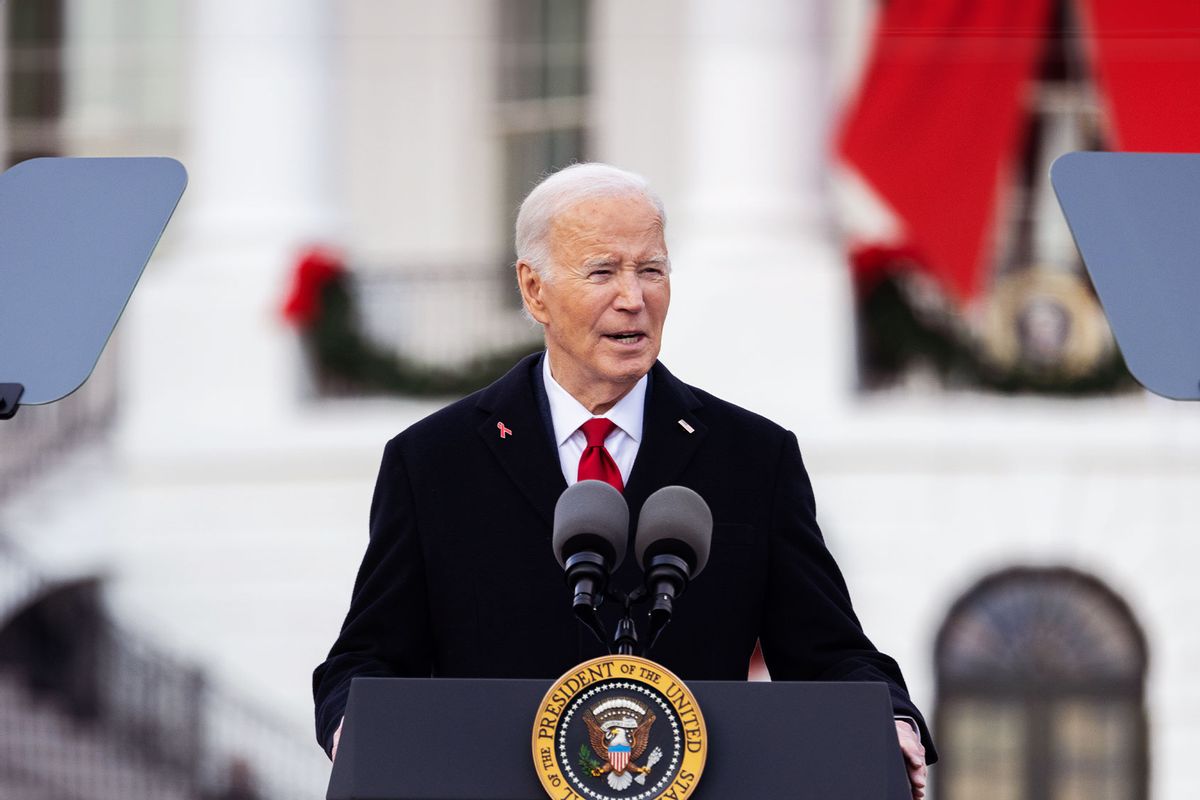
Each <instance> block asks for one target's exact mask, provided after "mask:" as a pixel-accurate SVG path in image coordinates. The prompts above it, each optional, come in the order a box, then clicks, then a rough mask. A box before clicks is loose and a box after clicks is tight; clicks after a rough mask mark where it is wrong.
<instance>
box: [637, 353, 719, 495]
mask: <svg viewBox="0 0 1200 800" xmlns="http://www.w3.org/2000/svg"><path fill="white" fill-rule="evenodd" d="M702 405H703V404H702V403H701V402H700V400H699V398H697V397H696V395H695V394H694V393H693V392H692V390H691V389H689V388H688V387H687V385H686V384H684V383H683V382H682V381H680V380H679V379H678V378H676V377H675V376H674V375H672V374H671V373H670V372H669V371H668V370H667V368H666V367H664V366H663V365H662V364H661V363H658V362H656V363H655V365H654V368H653V369H652V370H651V383H650V391H649V394H648V396H647V398H646V414H645V417H644V419H643V422H642V443H641V445H640V446H639V447H638V454H637V459H636V460H635V461H634V462H633V472H632V473H630V475H629V484H628V485H627V486H626V487H625V500H626V501H627V502H628V503H629V511H630V513H631V514H632V515H635V516H636V515H637V513H638V512H639V511H640V510H641V508H642V503H644V502H645V501H646V498H647V497H649V496H650V495H651V494H653V493H654V492H655V491H657V490H659V489H661V488H662V487H664V486H670V485H671V484H672V483H674V482H675V480H676V479H677V478H678V477H679V475H680V474H681V473H682V472H683V469H684V467H686V466H687V464H688V462H689V461H690V460H691V458H692V456H693V455H694V454H695V453H696V450H697V449H699V447H700V444H701V443H702V442H703V441H704V438H705V436H706V435H707V434H708V426H707V425H705V424H704V423H703V422H701V421H700V420H699V419H698V418H697V417H696V416H695V413H694V412H695V410H696V409H698V408H700V407H701V406H702ZM680 420H683V421H684V422H685V423H686V424H687V425H688V426H689V427H690V428H691V429H692V430H691V432H689V431H688V430H687V429H685V428H684V427H683V425H680V424H679V421H680Z"/></svg>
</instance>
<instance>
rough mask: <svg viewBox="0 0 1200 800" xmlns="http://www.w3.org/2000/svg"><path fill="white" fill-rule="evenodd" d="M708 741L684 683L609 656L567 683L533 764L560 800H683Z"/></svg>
mask: <svg viewBox="0 0 1200 800" xmlns="http://www.w3.org/2000/svg"><path fill="white" fill-rule="evenodd" d="M707 753H708V737H707V733H706V731H705V728H704V717H703V716H702V715H701V714H700V707H699V706H698V705H697V704H696V699H695V698H694V697H693V696H692V693H691V692H690V691H688V688H687V686H685V685H684V683H683V681H681V680H679V678H677V677H675V676H674V675H673V674H671V672H670V671H668V670H667V669H665V668H664V667H662V666H661V665H659V664H656V663H654V662H653V661H649V660H647V659H644V658H638V657H636V656H621V655H615V656H604V657H602V658H597V659H594V660H592V661H588V662H586V663H584V664H580V665H579V666H577V667H575V668H574V669H572V670H571V671H570V672H568V673H567V674H566V675H563V676H562V677H561V678H559V679H558V680H557V681H555V683H554V685H553V686H552V687H550V691H549V692H547V693H546V697H545V698H544V699H543V700H542V705H541V707H540V708H539V709H538V713H537V717H536V718H535V720H534V724H533V763H534V766H535V767H536V768H537V773H538V778H539V779H540V780H541V782H542V787H543V788H545V790H546V793H547V794H548V795H549V796H550V797H552V798H554V799H555V800H657V799H658V798H669V800H684V798H687V797H690V796H691V795H692V792H693V791H695V788H696V784H697V782H698V781H699V780H700V773H701V772H702V771H703V770H704V760H705V757H706V755H707Z"/></svg>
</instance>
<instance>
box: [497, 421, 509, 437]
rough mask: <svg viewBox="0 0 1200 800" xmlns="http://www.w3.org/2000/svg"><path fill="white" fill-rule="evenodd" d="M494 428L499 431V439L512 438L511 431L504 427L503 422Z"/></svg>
mask: <svg viewBox="0 0 1200 800" xmlns="http://www.w3.org/2000/svg"><path fill="white" fill-rule="evenodd" d="M496 427H497V428H498V429H499V430H500V438H501V439H503V438H504V437H505V436H512V430H511V429H509V428H506V427H505V426H504V423H503V422H497V423H496Z"/></svg>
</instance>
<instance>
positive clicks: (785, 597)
mask: <svg viewBox="0 0 1200 800" xmlns="http://www.w3.org/2000/svg"><path fill="white" fill-rule="evenodd" d="M665 224H666V214H665V212H664V210H663V206H662V203H661V201H659V199H658V198H657V196H656V195H655V194H654V193H653V192H652V191H651V190H650V189H649V187H648V185H647V184H646V181H645V180H644V179H642V178H641V177H639V176H636V175H633V174H631V173H628V172H624V171H622V170H619V169H616V168H614V167H610V166H607V165H603V164H579V165H575V166H572V167H568V168H567V169H564V170H562V171H561V172H558V173H556V174H554V175H551V176H550V177H549V178H547V179H546V180H544V181H543V182H542V183H541V184H539V185H538V186H537V187H536V188H535V189H534V190H533V191H532V192H530V194H529V196H528V197H527V198H526V199H525V202H524V203H523V204H522V206H521V211H520V214H519V216H518V218H517V227H516V247H517V263H516V271H517V283H518V285H519V287H520V290H521V297H522V299H523V300H524V303H525V309H526V311H527V312H528V313H529V315H530V316H531V317H532V318H533V319H534V320H536V321H537V322H539V323H540V324H541V325H542V327H543V329H544V331H545V339H546V350H545V352H544V353H541V354H537V355H534V356H530V357H529V358H527V359H525V360H523V361H521V362H520V363H518V364H517V365H516V366H515V367H514V368H513V369H512V370H511V371H510V372H509V373H508V374H507V375H505V376H504V377H503V378H501V379H500V380H498V381H497V382H496V383H494V384H492V385H491V386H489V387H487V388H486V389H484V390H482V391H480V392H477V393H476V394H474V395H471V396H469V397H466V398H464V399H463V400H460V401H458V402H457V403H454V404H452V405H450V406H448V407H447V408H444V409H442V410H441V411H439V412H437V413H436V414H433V415H432V416H430V417H428V418H426V419H424V420H422V421H421V422H419V423H417V424H415V425H413V426H412V427H410V428H409V429H407V430H406V431H404V432H403V433H401V434H400V435H399V436H397V437H396V438H395V439H393V440H392V441H391V442H389V443H388V445H387V447H386V449H385V451H384V455H383V464H382V467H381V469H380V473H379V480H378V483H377V485H376V489H375V497H374V500H373V502H372V505H371V520H370V533H371V536H370V542H369V544H368V546H367V551H366V555H365V557H364V558H363V563H362V566H361V568H360V570H359V574H358V578H357V581H356V583H355V587H354V594H353V597H352V600H351V604H350V611H349V614H348V615H347V617H346V621H345V623H344V625H343V627H342V631H341V635H340V636H339V637H338V640H337V642H336V643H335V644H334V646H333V649H332V651H331V652H330V654H329V658H328V659H327V660H326V661H325V663H324V664H322V665H321V666H320V667H318V668H317V670H316V672H315V674H314V677H313V687H314V696H315V699H316V705H317V736H318V740H319V741H320V742H321V744H322V746H324V747H325V748H326V750H327V751H329V752H331V753H332V751H333V749H334V748H335V747H336V745H337V739H338V735H339V733H340V720H341V716H342V713H343V710H344V708H345V703H346V695H347V691H348V688H349V683H350V680H351V678H353V677H355V676H366V675H373V676H387V675H403V676H425V675H438V676H447V677H538V678H553V677H556V676H558V675H560V674H562V673H563V672H565V671H566V670H567V669H568V668H569V667H571V666H572V665H574V664H577V663H579V662H581V661H584V660H586V659H588V658H593V657H595V656H598V655H601V654H602V653H603V646H602V645H601V644H600V643H599V642H597V641H596V640H595V639H594V637H592V636H591V634H590V633H588V632H587V631H585V630H582V629H581V626H580V625H579V624H578V622H577V621H576V620H575V617H574V616H573V615H572V613H571V608H570V603H569V602H568V597H567V591H566V589H565V588H564V586H563V583H562V571H561V569H560V568H559V566H558V564H557V562H556V561H555V558H554V556H553V554H552V552H551V547H550V533H551V523H552V519H553V513H554V504H555V501H556V500H557V498H558V496H559V495H560V494H561V493H562V491H563V490H564V489H565V488H566V487H567V486H568V485H569V484H571V483H574V482H575V481H576V480H578V479H580V477H581V476H582V477H589V478H599V479H602V480H607V481H608V482H610V483H612V484H613V485H614V486H616V487H617V488H618V489H621V490H622V491H623V492H624V494H625V497H626V500H627V501H628V504H629V509H630V514H631V517H632V524H633V526H635V527H636V520H637V514H638V511H639V510H640V509H641V506H642V503H643V501H644V500H645V499H646V497H647V496H649V495H650V494H651V493H652V492H653V491H655V490H656V489H659V488H661V487H662V486H666V485H672V484H677V485H683V486H688V487H690V488H692V489H694V490H696V491H697V492H699V494H700V495H701V496H702V497H704V498H705V499H706V500H707V501H708V504H709V506H710V508H711V509H712V512H713V519H714V529H713V546H712V551H711V556H710V559H709V565H708V567H707V569H706V570H705V572H704V574H703V575H702V576H701V577H700V578H699V579H698V580H696V581H695V582H694V583H693V584H692V585H691V586H689V587H688V590H687V594H686V596H685V597H684V598H683V600H682V601H681V602H680V603H679V604H678V605H677V609H676V612H675V616H674V618H673V620H672V622H671V625H670V626H668V627H667V629H666V631H665V632H664V633H663V635H662V637H661V638H660V639H659V641H658V644H657V646H656V647H655V650H654V653H653V656H654V658H655V659H656V660H658V661H660V662H662V663H663V664H665V665H666V666H667V667H668V668H670V669H671V670H673V671H675V672H676V673H678V674H679V675H680V676H681V677H683V678H684V679H685V680H740V679H744V678H745V677H746V672H747V665H748V663H749V660H750V656H751V654H752V653H753V651H754V647H755V643H756V642H761V644H762V651H763V655H764V657H765V659H766V662H767V666H768V668H769V669H770V671H771V674H772V676H773V677H774V678H775V679H777V680H827V681H829V680H832V681H838V680H854V681H883V682H885V683H887V684H888V685H889V687H890V689H891V695H892V700H893V706H894V709H895V713H896V716H897V721H896V731H897V735H898V737H899V740H900V745H901V749H902V750H903V752H904V755H905V758H906V759H907V762H908V765H909V774H910V779H911V782H912V786H913V794H914V796H916V797H921V796H923V794H924V788H925V775H926V772H925V763H926V756H927V755H928V757H929V761H930V762H932V761H933V760H934V758H935V756H934V753H933V750H932V743H931V741H930V739H929V733H928V730H927V728H926V726H925V723H924V721H923V719H922V718H921V715H920V712H919V711H918V710H917V709H916V707H915V706H914V705H913V704H912V702H911V701H910V700H909V698H908V694H907V691H906V690H905V688H904V682H903V678H902V677H901V675H900V670H899V668H898V667H897V666H896V664H895V662H894V661H893V660H892V659H890V658H888V657H887V656H885V655H883V654H881V653H880V652H878V651H877V650H876V649H875V647H874V646H873V645H872V644H871V642H870V641H869V640H868V639H867V637H866V636H865V635H864V633H863V631H862V628H861V626H860V625H859V622H858V619H857V618H856V617H855V615H854V611H853V609H852V608H851V604H850V597H849V594H848V592H847V590H846V586H845V582H844V581H843V579H842V576H841V573H840V572H839V570H838V568H837V565H836V564H835V563H834V561H833V558H832V557H831V556H830V554H829V552H828V551H827V550H826V548H825V545H824V542H823V540H822V537H821V533H820V530H819V529H818V527H817V523H816V519H815V507H814V501H813V495H812V489H811V486H810V484H809V480H808V476H807V474H806V473H805V470H804V466H803V463H802V462H801V458H800V451H799V448H798V446H797V443H796V438H795V436H793V435H792V434H791V433H790V432H788V431H786V430H784V429H783V428H781V427H779V426H778V425H775V424H774V423H772V422H770V421H768V420H766V419H764V418H762V417H759V416H757V415H755V414H752V413H750V412H748V411H745V410H743V409H741V408H738V407H737V406H734V405H731V404H729V403H726V402H724V401H722V400H719V399H717V398H715V397H713V396H712V395H709V394H707V393H705V392H703V391H701V390H699V389H696V388H693V387H690V386H687V385H685V384H684V383H682V382H681V381H679V380H678V379H677V378H675V376H673V375H672V374H671V373H670V372H668V371H667V369H666V367H664V366H663V365H662V364H661V363H659V362H658V352H659V348H660V346H661V343H662V335H663V323H664V321H665V320H666V316H667V307H668V306H669V305H670V300H671V281H670V261H669V258H668V254H667V246H666V242H665V240H664V228H665ZM632 561H633V559H628V560H627V562H626V563H625V565H624V566H623V567H622V568H621V569H619V570H618V571H617V573H616V576H615V578H614V583H615V585H617V586H622V587H627V588H632V587H633V586H635V585H637V583H638V578H639V576H638V572H637V567H636V565H635V564H633V563H632ZM611 613H612V612H610V617H609V619H608V620H607V622H608V624H609V627H610V629H611V627H612V624H613V622H614V619H613V618H612V616H611Z"/></svg>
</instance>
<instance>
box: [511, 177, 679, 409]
mask: <svg viewBox="0 0 1200 800" xmlns="http://www.w3.org/2000/svg"><path fill="white" fill-rule="evenodd" d="M550 257H551V262H552V266H551V267H550V270H549V272H550V274H549V275H548V278H549V279H548V280H542V279H541V278H540V276H538V275H537V274H536V273H534V272H533V270H532V269H531V268H530V267H529V265H527V264H524V262H522V263H521V264H518V273H519V274H518V279H519V281H520V284H521V292H522V294H523V295H524V296H525V302H526V305H527V307H528V308H529V312H530V314H532V315H533V318H534V319H536V320H537V321H538V322H540V323H542V325H543V326H545V329H546V346H547V349H548V350H549V352H550V363H551V366H552V368H553V371H554V378H555V380H557V381H558V382H559V383H560V384H562V386H563V387H564V388H565V389H567V391H569V392H571V394H573V395H574V396H575V397H576V398H577V399H579V400H580V402H582V403H583V404H584V405H586V406H588V407H589V408H591V409H592V410H593V411H594V412H595V411H597V406H604V405H605V404H608V405H611V403H612V402H615V401H616V400H617V399H619V398H620V397H621V396H622V395H624V394H625V392H627V391H628V390H629V388H630V387H632V386H633V384H634V383H636V382H637V381H638V379H640V378H641V377H642V376H643V375H645V374H646V373H647V372H648V371H649V370H650V367H651V366H653V364H654V361H655V359H657V358H658V351H659V348H660V347H661V345H662V329H663V322H664V321H665V320H666V317H667V306H668V305H670V302H671V283H670V279H669V278H668V276H667V272H668V263H667V245H666V242H665V241H664V239H663V228H662V221H661V220H660V219H659V216H658V212H657V210H656V209H655V208H654V206H653V205H652V204H651V203H650V202H649V201H647V200H646V199H645V198H643V197H641V196H638V195H628V196H617V197H598V198H594V199H589V200H584V201H581V202H579V203H577V204H575V205H574V206H571V207H570V208H568V209H567V210H566V211H565V212H563V213H560V214H559V215H558V216H556V217H555V218H554V220H553V222H552V223H551V226H550Z"/></svg>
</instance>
